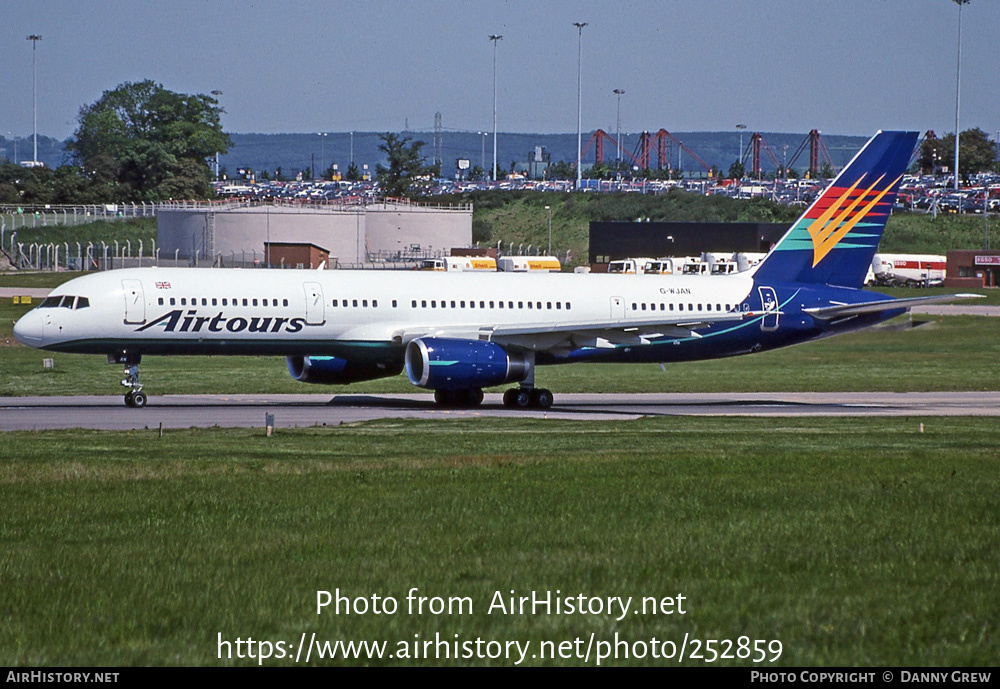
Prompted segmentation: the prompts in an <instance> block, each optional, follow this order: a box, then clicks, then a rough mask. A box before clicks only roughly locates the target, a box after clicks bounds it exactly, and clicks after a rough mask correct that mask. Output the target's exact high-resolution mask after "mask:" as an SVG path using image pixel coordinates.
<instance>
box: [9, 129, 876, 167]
mask: <svg viewBox="0 0 1000 689" xmlns="http://www.w3.org/2000/svg"><path fill="white" fill-rule="evenodd" d="M381 133H382V132H355V133H354V161H355V162H356V164H357V165H358V168H359V169H362V168H363V166H364V165H368V166H369V169H370V170H371V171H372V172H374V170H375V166H376V164H378V163H384V162H385V157H384V155H383V154H382V152H381V151H379V150H378V145H379V143H381V141H380V140H379V138H378V137H379V134H381ZM672 134H673V135H674V136H676V137H677V138H678V139H680V140H681V141H682V142H683V143H684V145H685V146H687V147H688V148H689V149H691V151H693V152H694V153H695V154H696V155H697V156H698V157H699V158H701V159H702V160H704V161H705V162H706V163H708V164H709V165H710V166H711V165H715V166H717V167H718V168H719V169H720V170H722V171H723V172H727V171H728V170H729V166H730V165H731V164H732V163H733V162H734V161H735V160H736V158H737V156H738V154H739V148H740V135H739V133H738V132H735V131H734V132H672ZM402 135H403V136H407V137H410V138H411V139H413V140H414V141H423V142H425V145H424V147H423V149H422V152H423V153H424V155H425V156H426V157H427V160H428V161H430V160H431V159H432V158H433V156H434V132H429V131H421V132H402ZM590 136H591V134H590V133H587V134H584V139H583V145H584V147H586V146H587V142H588V141H589V139H590ZM763 136H764V140H765V141H766V142H767V143H768V145H769V146H770V147H771V149H772V150H773V151H774V152H775V155H776V156H777V158H778V160H779V161H781V160H782V159H783V156H785V155H787V156H788V159H789V162H790V161H791V157H792V155H793V154H794V153H795V151H796V149H797V148H798V147H799V145H800V144H802V143H803V141H804V139H805V138H806V134H805V133H801V134H781V133H766V132H765V133H764V134H763ZM230 137H231V138H232V140H233V146H232V148H231V149H230V150H229V153H227V154H225V155H223V156H221V157H220V163H221V165H222V166H223V167H224V168H226V170H227V171H228V172H229V176H230V177H233V176H235V175H236V170H237V169H238V168H241V167H247V168H251V169H253V170H255V171H258V172H259V171H261V170H268V171H269V172H270V174H272V175H273V174H274V173H275V171H276V170H277V169H278V168H279V167H280V168H281V169H282V172H283V173H284V174H285V175H287V176H294V175H295V173H297V172H299V171H301V170H305V169H306V168H312V167H314V166H315V167H316V168H317V170H319V169H320V168H323V169H325V168H327V167H329V166H330V165H331V164H332V163H335V164H337V165H338V166H339V169H341V170H343V171H346V170H347V167H348V165H349V164H350V162H351V134H350V133H349V132H330V133H328V134H327V135H326V136H325V137H323V136H319V135H318V134H230ZM622 138H623V139H624V148H625V149H626V150H627V151H629V152H633V151H635V149H636V146H637V143H638V141H639V135H638V134H626V135H624V136H623V137H622ZM749 139H750V134H749V133H745V134H744V136H743V146H744V148H745V147H746V146H747V145H748V143H749ZM866 140H867V137H863V136H823V141H824V143H825V144H826V147H827V150H829V152H830V157H831V159H832V160H833V164H834V166H835V167H837V168H840V167H842V166H844V165H846V164H847V162H848V161H849V160H850V159H851V157H852V156H853V155H854V154H855V153H856V152H857V151H858V150H859V149H860V148H861V146H862V145H863V144H864V142H865V141H866ZM14 143H15V142H14V140H13V139H6V138H4V137H2V136H0V158H7V159H9V160H12V161H13V160H14ZM535 146H544V147H545V149H546V150H547V151H548V153H549V155H550V156H551V159H552V162H559V161H565V162H576V134H575V133H572V134H511V133H504V132H500V135H499V136H498V137H497V150H498V152H497V165H498V166H499V167H501V168H502V169H505V170H507V169H509V168H510V164H511V163H512V162H518V163H523V162H526V161H527V160H528V156H529V154H530V153H531V152H532V151H533V150H534V148H535ZM786 146H787V149H785V147H786ZM64 148H65V142H64V141H57V140H56V139H53V138H51V137H47V136H42V135H39V136H38V157H39V159H40V160H41V161H42V162H44V163H45V164H46V165H48V166H50V167H58V166H59V165H62V164H64V162H66V161H65V152H64ZM678 151H679V148H678V147H676V146H674V147H672V149H671V151H670V161H671V164H672V166H673V167H674V168H677V167H678ZM31 152H32V141H31V137H30V136H29V137H26V138H18V139H17V160H18V161H22V160H30V159H31V155H32V153H31ZM604 156H605V160H612V159H613V158H614V157H615V151H614V147H613V146H610V145H608V144H606V145H605V150H604ZM441 158H442V161H443V166H442V172H443V174H444V175H445V176H449V177H450V176H453V175H454V170H455V161H456V160H457V159H459V158H465V159H468V160H469V161H471V164H472V165H484V163H485V165H484V167H485V169H487V170H489V169H490V168H491V167H492V165H493V140H492V136H487V137H485V139H484V137H483V136H481V135H479V134H477V133H475V132H455V131H447V130H445V131H444V132H442V136H441ZM761 160H762V165H763V167H764V170H773V169H774V165H773V163H772V162H771V161H770V159H769V158H768V157H767V156H766V154H762V155H761ZM593 162H594V147H593V146H591V147H590V150H589V151H588V152H587V153H586V154H585V155H584V158H583V163H584V165H585V166H586V165H589V164H592V163H593ZM679 162H680V167H681V168H682V169H684V170H686V171H691V172H700V171H701V170H702V168H701V166H700V165H698V164H697V163H696V162H695V161H694V160H692V159H691V157H690V156H688V155H687V154H686V153H683V152H681V153H680V161H679ZM650 164H651V165H653V166H655V165H656V157H655V154H654V155H653V156H652V160H651V162H650ZM808 165H809V151H808V147H807V148H806V150H805V151H803V152H802V154H801V155H800V156H799V158H798V160H797V161H796V163H795V165H794V166H793V167H794V168H795V169H798V170H800V171H801V170H804V169H806V168H807V167H808ZM747 167H749V161H748V164H747Z"/></svg>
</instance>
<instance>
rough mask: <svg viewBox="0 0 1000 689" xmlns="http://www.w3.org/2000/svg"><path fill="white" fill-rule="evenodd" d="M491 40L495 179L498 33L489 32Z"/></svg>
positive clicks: (499, 37) (494, 171)
mask: <svg viewBox="0 0 1000 689" xmlns="http://www.w3.org/2000/svg"><path fill="white" fill-rule="evenodd" d="M489 39H490V40H491V41H493V181H494V182H495V181H496V179H497V41H499V40H502V39H503V36H501V35H500V34H490V36H489Z"/></svg>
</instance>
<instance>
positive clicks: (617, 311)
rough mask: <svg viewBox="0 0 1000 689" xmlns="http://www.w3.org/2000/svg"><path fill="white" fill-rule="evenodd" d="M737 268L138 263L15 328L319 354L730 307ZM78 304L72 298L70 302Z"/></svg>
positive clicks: (86, 346)
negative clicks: (699, 272)
mask: <svg viewBox="0 0 1000 689" xmlns="http://www.w3.org/2000/svg"><path fill="white" fill-rule="evenodd" d="M752 288H753V280H752V278H751V277H749V276H745V275H734V276H725V277H720V276H715V277H711V276H665V275H648V276H647V275H595V274H571V273H560V274H509V273H482V274H478V273H435V272H419V271H332V270H325V271H302V270H232V269H231V270H221V269H219V270H213V269H204V268H142V269H130V270H116V271H108V272H104V273H97V274H93V275H87V276H84V277H81V278H77V279H74V280H70V281H69V282H67V283H65V284H63V285H61V286H60V287H58V288H56V289H55V290H53V292H52V293H51V295H50V297H49V302H48V303H49V304H51V303H52V302H51V300H53V299H54V298H55V297H59V296H61V295H67V296H77V297H85V298H86V299H87V306H86V307H84V308H72V304H69V303H65V302H67V301H68V300H63V302H64V304H63V305H62V306H51V305H49V306H46V305H45V304H44V303H43V307H40V308H37V309H35V310H33V311H32V312H30V313H29V314H26V315H25V317H24V318H22V319H21V321H19V322H18V324H17V328H16V332H15V334H16V335H17V337H18V338H19V339H21V340H22V341H24V342H25V343H27V344H30V345H32V346H35V347H40V348H46V349H55V350H61V351H76V352H92V353H110V352H112V351H120V350H129V351H134V352H137V353H182V354H225V353H234V354H236V353H241V354H242V353H262V354H264V353H271V354H297V353H313V354H319V353H322V350H323V349H324V343H329V342H341V343H345V342H366V343H372V344H375V343H391V342H393V341H395V342H396V343H402V344H405V342H406V340H408V339H412V338H413V337H415V336H424V335H428V334H430V335H433V333H434V332H435V330H437V329H442V330H448V331H450V332H461V331H464V330H468V332H469V333H473V334H474V333H476V332H478V331H480V330H481V329H483V328H497V327H504V326H539V327H544V326H558V325H560V324H572V323H606V324H608V326H609V327H613V326H615V325H617V326H621V325H623V324H625V325H627V324H628V323H629V322H631V321H649V320H651V319H656V318H658V317H662V318H666V317H670V318H674V319H676V317H681V318H685V317H687V318H691V319H695V318H705V317H708V320H711V316H712V315H717V314H718V313H719V312H720V311H722V312H727V311H730V310H732V309H738V308H739V307H740V304H741V303H742V302H743V301H744V300H745V299H746V298H747V297H748V295H750V293H751V291H752ZM76 303H77V304H79V303H80V302H79V300H77V301H76Z"/></svg>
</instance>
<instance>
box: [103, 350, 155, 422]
mask: <svg viewBox="0 0 1000 689" xmlns="http://www.w3.org/2000/svg"><path fill="white" fill-rule="evenodd" d="M140 361H142V355H141V354H125V353H122V354H109V355H108V363H109V364H125V379H124V380H122V387H124V388H128V389H129V390H128V392H126V393H125V406H126V407H134V408H136V409H142V408H143V407H145V406H146V393H144V392H143V391H142V383H140V382H139V362H140Z"/></svg>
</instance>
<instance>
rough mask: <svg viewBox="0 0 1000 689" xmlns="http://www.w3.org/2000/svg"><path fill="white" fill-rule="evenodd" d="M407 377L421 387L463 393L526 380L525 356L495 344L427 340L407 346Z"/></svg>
mask: <svg viewBox="0 0 1000 689" xmlns="http://www.w3.org/2000/svg"><path fill="white" fill-rule="evenodd" d="M405 361H406V376H407V377H408V378H409V379H410V382H411V383H413V384H414V385H417V386H419V387H422V388H432V389H434V390H463V389H469V388H488V387H490V386H491V385H503V384H504V383H512V382H515V381H521V380H524V379H525V378H526V377H527V375H528V373H529V370H530V366H529V364H528V362H527V360H526V358H525V357H524V355H523V354H520V353H518V352H508V351H506V350H505V349H504V348H503V347H501V346H500V345H497V344H493V343H492V342H481V341H479V340H451V339H446V338H436V337H428V338H422V339H419V340H413V341H412V342H410V343H409V344H408V345H406V356H405Z"/></svg>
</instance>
